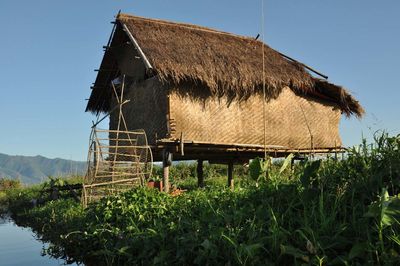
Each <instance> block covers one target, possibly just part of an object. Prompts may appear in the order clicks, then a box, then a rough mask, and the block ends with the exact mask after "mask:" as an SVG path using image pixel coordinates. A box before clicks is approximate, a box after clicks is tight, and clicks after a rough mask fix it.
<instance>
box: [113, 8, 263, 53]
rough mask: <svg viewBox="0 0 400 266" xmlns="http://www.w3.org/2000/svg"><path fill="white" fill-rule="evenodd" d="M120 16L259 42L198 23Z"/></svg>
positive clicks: (124, 14)
mask: <svg viewBox="0 0 400 266" xmlns="http://www.w3.org/2000/svg"><path fill="white" fill-rule="evenodd" d="M121 17H122V19H124V18H125V19H140V20H144V21H149V22H152V23H154V22H155V23H159V24H164V25H171V26H178V27H181V28H187V29H192V30H199V31H204V32H210V33H216V34H222V35H228V36H232V37H236V38H241V39H246V40H252V41H256V42H261V41H259V40H256V39H255V38H253V37H250V36H244V35H239V34H234V33H230V32H226V31H222V30H217V29H213V28H208V27H204V26H199V25H196V24H191V23H185V22H174V21H169V20H165V19H154V18H146V17H141V16H134V15H130V14H127V13H120V14H118V16H117V18H116V19H117V20H119V19H120V18H121ZM261 43H262V42H261ZM264 45H267V44H266V43H264Z"/></svg>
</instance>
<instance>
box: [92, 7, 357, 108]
mask: <svg viewBox="0 0 400 266" xmlns="http://www.w3.org/2000/svg"><path fill="white" fill-rule="evenodd" d="M124 25H125V26H126V27H127V29H128V30H129V32H130V34H132V36H133V37H134V38H135V40H137V43H138V44H139V46H140V48H141V50H142V51H143V53H144V54H145V56H146V58H147V59H148V60H149V62H150V64H151V66H152V67H153V70H154V72H155V74H156V75H158V77H159V79H160V80H161V82H163V83H170V84H173V85H174V87H175V88H180V89H182V88H184V89H185V90H188V93H189V94H192V93H193V92H195V94H202V95H210V96H217V97H222V96H227V97H228V99H231V100H232V99H238V100H241V99H246V98H248V97H250V96H251V95H253V94H255V93H260V92H261V91H262V86H263V77H265V85H266V90H267V97H268V98H276V97H277V96H278V95H279V94H280V93H281V91H282V89H283V88H284V87H290V88H291V89H292V90H293V91H294V92H295V93H298V94H303V95H308V96H314V97H316V98H320V99H323V100H328V101H331V102H333V103H335V104H337V105H338V106H339V107H340V108H341V110H342V111H343V112H344V113H346V114H347V115H350V114H355V115H357V116H361V115H362V114H363V112H364V111H363V109H362V107H361V106H360V105H359V103H358V102H357V101H356V100H355V99H354V98H353V97H352V96H351V95H350V94H349V93H348V92H347V91H346V90H345V89H343V88H342V87H339V86H336V85H334V84H330V83H327V82H323V81H320V80H318V79H315V78H314V77H312V76H311V75H310V74H309V73H308V72H307V71H306V69H305V68H304V67H303V66H302V65H301V64H299V63H297V62H293V61H290V60H288V59H286V58H284V57H283V56H282V55H280V54H279V53H278V52H277V51H275V50H274V49H272V48H270V47H269V46H268V45H265V44H263V43H262V42H260V41H258V40H255V39H254V38H248V37H243V36H237V35H233V34H229V33H225V32H221V31H217V30H213V29H209V28H204V27H200V26H195V25H190V24H182V23H173V22H167V21H162V20H155V19H147V18H141V17H136V16H131V15H126V14H120V15H119V16H118V17H117V29H116V31H115V33H114V36H113V40H112V42H111V48H112V47H113V46H116V45H121V43H123V42H126V41H129V38H128V37H127V36H125V37H122V35H123V34H124V32H123V26H124ZM125 35H126V34H125ZM263 45H264V49H263ZM263 50H264V69H265V71H264V75H263V72H262V71H263V60H262V53H263ZM111 51H112V49H111ZM114 61H115V58H113V54H112V52H108V51H106V53H105V56H104V58H103V62H102V65H101V67H100V72H99V74H98V77H97V79H96V82H95V85H94V89H93V91H92V94H91V97H90V99H89V103H88V106H87V110H88V111H93V112H99V111H108V110H109V109H110V106H109V105H110V103H109V99H108V96H111V94H110V92H107V91H104V90H107V89H106V88H104V87H107V85H106V83H107V82H109V81H111V79H112V78H113V75H114V76H116V75H117V74H119V73H118V69H116V68H115V67H116V66H117V64H116V63H115V62H114ZM103 67H104V68H105V67H107V68H111V70H110V69H108V70H107V71H101V70H102V68H103ZM196 90H197V92H196Z"/></svg>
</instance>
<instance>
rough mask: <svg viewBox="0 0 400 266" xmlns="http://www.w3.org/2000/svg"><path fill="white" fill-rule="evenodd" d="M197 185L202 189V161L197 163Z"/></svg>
mask: <svg viewBox="0 0 400 266" xmlns="http://www.w3.org/2000/svg"><path fill="white" fill-rule="evenodd" d="M197 185H198V186H199V187H204V175H203V160H198V161H197Z"/></svg>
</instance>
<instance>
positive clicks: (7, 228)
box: [0, 218, 76, 266]
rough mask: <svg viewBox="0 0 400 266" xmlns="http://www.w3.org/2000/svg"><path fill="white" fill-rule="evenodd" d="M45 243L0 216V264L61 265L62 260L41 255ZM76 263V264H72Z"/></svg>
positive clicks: (30, 232) (1, 265)
mask: <svg viewBox="0 0 400 266" xmlns="http://www.w3.org/2000/svg"><path fill="white" fill-rule="evenodd" d="M43 247H45V244H43V243H42V242H40V241H39V240H36V239H35V234H34V233H33V232H32V231H31V230H29V229H27V228H22V227H19V226H17V225H15V223H14V222H13V221H12V220H11V219H9V218H0V266H3V265H4V266H5V265H7V266H8V265H18V266H20V265H29V266H36V265H63V264H64V261H63V260H57V259H54V258H50V257H48V256H41V251H42V249H43ZM72 265H76V264H72Z"/></svg>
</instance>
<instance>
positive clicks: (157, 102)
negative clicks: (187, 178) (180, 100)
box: [110, 78, 168, 145]
mask: <svg viewBox="0 0 400 266" xmlns="http://www.w3.org/2000/svg"><path fill="white" fill-rule="evenodd" d="M124 100H130V102H129V103H127V104H125V105H124V106H123V108H122V110H123V114H124V117H125V120H126V123H127V128H128V130H136V129H143V130H144V131H145V132H146V135H147V140H148V143H149V145H154V144H155V142H156V136H157V138H158V139H160V138H165V137H166V136H167V134H168V127H167V110H168V101H167V90H166V89H165V88H164V86H162V84H161V83H160V82H159V81H158V79H157V78H151V79H147V80H145V81H142V82H140V83H134V84H132V85H130V86H129V87H128V88H127V89H125V95H124ZM115 105H116V100H115V97H113V99H112V106H115ZM118 115H119V114H118V112H117V111H115V112H113V113H111V115H110V129H114V130H115V129H117V126H118V125H117V124H118ZM110 138H112V137H110Z"/></svg>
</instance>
